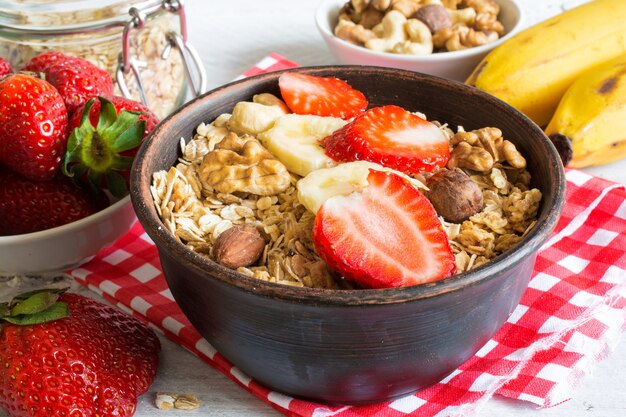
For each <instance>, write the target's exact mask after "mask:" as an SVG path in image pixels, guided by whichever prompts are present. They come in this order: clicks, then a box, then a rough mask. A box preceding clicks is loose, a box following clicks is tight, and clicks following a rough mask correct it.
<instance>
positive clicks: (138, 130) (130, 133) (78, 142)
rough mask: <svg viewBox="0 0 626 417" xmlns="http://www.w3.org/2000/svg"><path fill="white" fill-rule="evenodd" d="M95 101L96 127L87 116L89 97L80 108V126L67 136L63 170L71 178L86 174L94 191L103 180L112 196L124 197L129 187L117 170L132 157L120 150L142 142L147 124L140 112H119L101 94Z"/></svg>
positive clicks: (131, 161)
mask: <svg viewBox="0 0 626 417" xmlns="http://www.w3.org/2000/svg"><path fill="white" fill-rule="evenodd" d="M98 100H100V115H99V118H98V124H97V126H96V127H94V126H93V125H92V124H91V121H90V118H89V115H90V111H91V108H92V106H93V103H94V101H93V99H90V100H89V101H88V102H87V103H86V104H85V107H84V109H83V114H82V117H81V121H80V125H79V126H78V127H77V128H76V129H74V131H72V132H71V134H70V136H69V138H68V142H67V151H66V153H65V159H64V161H63V165H62V171H63V173H64V174H65V175H67V176H69V177H71V178H73V179H74V180H77V179H79V178H81V177H83V176H86V177H87V178H88V180H89V183H90V185H91V187H92V188H93V189H95V190H97V189H98V188H100V187H101V186H102V184H103V182H104V184H105V186H106V187H107V188H108V189H109V191H111V193H112V194H113V195H114V196H116V197H123V196H124V195H126V193H127V192H128V187H127V185H126V180H125V179H124V178H123V176H122V175H121V174H120V172H122V171H128V170H129V169H130V167H131V166H132V163H133V158H132V157H128V156H124V155H122V153H123V152H125V151H128V150H131V149H134V148H136V147H138V146H139V145H140V144H141V141H142V140H143V136H144V132H145V128H146V123H145V121H144V120H140V119H139V116H140V115H141V113H137V112H131V111H127V110H124V111H122V112H120V114H119V115H118V114H117V111H116V109H115V105H114V104H113V103H111V102H110V101H109V100H107V99H105V98H104V97H98Z"/></svg>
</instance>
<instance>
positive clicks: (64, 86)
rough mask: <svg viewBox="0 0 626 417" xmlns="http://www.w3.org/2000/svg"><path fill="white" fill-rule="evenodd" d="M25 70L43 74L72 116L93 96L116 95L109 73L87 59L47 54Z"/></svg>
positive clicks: (29, 64) (60, 54) (33, 60)
mask: <svg viewBox="0 0 626 417" xmlns="http://www.w3.org/2000/svg"><path fill="white" fill-rule="evenodd" d="M23 70H24V71H32V72H36V73H44V74H45V78H46V80H47V81H48V82H49V83H50V84H52V85H53V86H54V87H55V88H56V89H57V90H58V91H59V94H61V97H63V101H64V102H65V106H66V107H67V112H68V113H69V114H70V115H71V114H72V113H74V111H75V110H76V109H77V108H79V107H80V106H82V105H83V104H85V103H86V102H87V100H89V99H90V98H92V97H97V96H99V95H108V94H113V81H112V80H111V76H110V75H109V73H108V72H106V71H104V70H102V69H100V68H98V67H97V66H95V65H94V64H92V63H91V62H89V61H87V60H86V59H83V58H78V57H74V56H69V55H65V54H63V53H61V52H44V53H43V54H41V55H38V56H36V57H34V58H33V59H31V60H30V62H29V63H28V64H26V66H25V67H24V68H23Z"/></svg>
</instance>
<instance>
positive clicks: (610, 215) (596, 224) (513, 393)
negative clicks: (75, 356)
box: [68, 55, 626, 417]
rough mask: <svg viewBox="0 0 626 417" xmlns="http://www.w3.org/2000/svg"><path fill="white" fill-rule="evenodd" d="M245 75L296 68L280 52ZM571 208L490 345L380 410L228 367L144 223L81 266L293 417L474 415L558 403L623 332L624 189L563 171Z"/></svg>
mask: <svg viewBox="0 0 626 417" xmlns="http://www.w3.org/2000/svg"><path fill="white" fill-rule="evenodd" d="M260 66H261V67H260V68H259V67H257V68H255V69H253V70H251V71H249V72H248V73H247V74H246V75H251V74H254V73H260V72H263V70H265V71H270V70H276V69H281V68H289V67H293V66H295V64H293V63H291V62H289V61H287V60H285V59H283V58H282V57H280V56H278V55H272V56H270V57H268V58H266V59H264V60H263V61H262V62H261V64H260ZM567 180H568V182H567V203H566V204H565V209H564V211H563V215H562V217H561V220H560V222H559V224H558V226H557V229H556V231H555V233H554V235H553V236H552V237H551V239H550V240H549V241H548V242H547V243H546V244H545V245H544V247H543V248H542V249H541V251H540V252H539V255H538V257H537V264H536V266H535V272H534V276H533V278H532V280H531V281H530V285H529V288H528V290H527V291H526V293H525V294H524V296H523V298H522V300H521V303H520V305H519V306H518V307H517V309H516V310H515V311H514V312H513V314H512V315H511V317H510V318H509V319H508V321H507V323H506V324H505V325H504V326H503V327H502V329H501V330H500V331H499V332H498V333H497V334H496V335H495V336H494V337H493V339H491V340H490V341H489V342H487V344H486V345H485V346H484V347H483V348H482V349H481V350H480V351H479V352H478V353H477V354H476V355H475V356H474V357H473V358H471V359H470V360H469V361H467V362H466V363H464V364H463V365H462V366H461V367H459V369H457V370H455V371H454V372H452V373H451V374H450V375H449V376H448V377H447V378H445V379H444V380H443V381H441V382H439V383H438V384H436V385H434V386H432V387H430V388H428V389H426V390H423V391H421V392H419V393H417V394H414V395H409V396H407V397H404V398H401V399H398V400H395V401H391V402H385V403H381V404H375V405H369V406H359V407H352V406H346V407H335V406H332V407H331V406H325V405H322V404H316V403H311V402H307V401H301V400H298V399H294V398H291V397H288V396H285V395H283V394H280V393H277V392H273V391H270V390H268V389H266V388H264V387H263V386H261V385H260V384H258V383H257V382H256V381H254V380H252V379H251V378H249V377H248V376H246V375H245V374H243V373H242V372H241V371H240V370H238V369H237V368H236V367H234V366H233V365H232V364H231V363H229V362H228V361H227V360H226V359H225V358H224V357H223V356H221V355H220V353H219V352H217V351H216V350H215V349H214V348H213V347H212V346H211V345H210V344H209V343H208V342H207V341H206V340H204V339H203V338H202V337H201V336H200V335H199V334H198V333H197V332H196V331H195V330H194V328H193V327H192V326H191V325H190V324H189V322H188V321H187V319H186V318H185V317H184V316H183V314H182V313H181V311H180V309H179V308H178V306H177V305H176V303H175V302H174V300H173V298H172V295H171V293H170V291H169V290H168V288H167V284H166V283H165V279H164V278H163V275H162V273H161V270H160V264H159V259H158V256H157V251H156V248H155V246H154V244H153V243H152V241H151V240H150V238H149V237H148V236H147V235H146V234H145V233H144V231H143V229H142V228H141V226H140V225H139V224H136V225H135V226H134V228H133V229H132V230H131V231H130V232H129V233H128V234H127V235H126V236H124V237H122V238H121V239H120V240H119V241H118V242H116V243H115V244H114V245H113V246H111V247H109V248H107V249H104V250H102V251H101V252H100V253H99V254H98V255H97V257H96V258H94V259H93V260H92V261H91V262H89V263H87V264H85V265H83V266H82V267H80V268H77V269H74V270H72V271H68V272H69V274H70V275H72V276H73V277H75V278H76V279H77V280H78V281H79V282H80V283H82V284H84V285H86V286H88V287H89V288H91V289H93V290H94V291H96V292H98V293H99V294H101V295H103V296H104V297H106V298H107V299H109V300H110V301H112V302H113V303H115V304H117V305H118V306H119V307H120V308H122V309H124V310H127V311H128V312H130V313H133V314H135V315H137V316H139V317H142V318H144V319H146V320H148V321H150V322H151V323H153V324H154V326H156V327H157V328H159V329H161V330H163V332H164V333H165V334H166V335H167V336H168V337H170V338H171V339H173V340H174V341H176V342H177V343H179V344H181V345H182V346H184V347H186V348H187V349H189V350H191V351H192V352H194V353H195V354H196V355H198V356H199V357H200V358H202V359H203V360H205V361H206V362H208V363H209V364H210V365H212V366H213V367H215V368H217V369H219V370H220V371H221V372H223V373H224V374H225V375H226V376H228V377H229V378H231V379H232V380H233V381H235V382H237V383H239V384H241V385H242V386H243V387H244V388H245V389H247V390H248V391H250V392H252V393H253V394H254V395H256V396H257V397H259V398H260V399H262V400H263V401H265V402H266V403H268V404H269V405H271V406H272V407H274V408H276V409H277V410H279V411H281V412H282V413H284V414H285V415H289V416H316V417H320V416H331V415H332V416H338V417H360V416H368V417H383V416H384V417H393V416H407V415H413V416H417V415H419V416H421V417H428V416H438V417H444V416H445V417H447V416H469V415H475V413H477V411H478V410H479V408H480V406H481V404H483V403H484V402H485V401H487V400H488V399H489V398H491V397H492V396H493V395H494V394H499V395H502V396H506V397H510V398H515V399H519V400H524V401H530V402H533V403H535V404H538V405H540V406H544V407H547V406H551V405H556V404H559V403H560V402H563V401H565V400H567V399H568V395H569V393H570V391H571V389H572V388H573V386H574V385H575V383H576V382H577V381H579V380H580V378H581V377H582V376H583V375H584V374H585V372H587V370H589V368H590V367H591V366H592V365H593V364H594V363H595V362H597V361H598V360H600V359H602V358H604V357H605V356H606V355H608V353H609V352H610V350H611V349H612V348H613V347H615V345H616V344H617V342H618V339H619V337H620V335H621V333H622V332H623V331H624V330H626V190H625V189H624V187H623V186H622V185H618V184H614V183H611V182H609V181H606V180H603V179H600V178H596V177H592V176H590V175H587V174H585V173H582V172H580V171H574V170H570V171H568V172H567Z"/></svg>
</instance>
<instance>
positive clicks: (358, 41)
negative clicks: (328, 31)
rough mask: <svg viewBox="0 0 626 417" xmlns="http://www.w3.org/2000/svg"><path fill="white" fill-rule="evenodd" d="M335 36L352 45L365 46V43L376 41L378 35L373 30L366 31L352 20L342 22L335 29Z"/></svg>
mask: <svg viewBox="0 0 626 417" xmlns="http://www.w3.org/2000/svg"><path fill="white" fill-rule="evenodd" d="M335 36H337V37H338V38H340V39H343V40H344V41H348V42H350V43H352V44H355V45H359V46H363V45H364V44H365V42H367V41H368V40H370V39H374V38H375V37H376V35H375V34H374V32H372V31H371V30H368V29H365V28H364V27H363V26H362V25H357V24H355V23H354V22H352V21H350V20H340V21H339V23H338V24H337V26H336V27H335Z"/></svg>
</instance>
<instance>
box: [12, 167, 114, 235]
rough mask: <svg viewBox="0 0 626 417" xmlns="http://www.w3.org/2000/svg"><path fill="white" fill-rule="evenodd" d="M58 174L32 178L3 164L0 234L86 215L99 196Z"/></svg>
mask: <svg viewBox="0 0 626 417" xmlns="http://www.w3.org/2000/svg"><path fill="white" fill-rule="evenodd" d="M96 200H97V199H96V197H94V196H92V195H91V194H90V193H87V192H86V191H85V190H83V189H81V188H79V187H77V186H76V185H74V184H73V183H72V181H71V180H70V179H69V178H67V177H65V176H63V175H58V176H56V177H54V178H53V179H51V180H50V181H32V180H29V179H27V178H24V177H22V176H21V175H18V174H16V173H15V172H12V171H9V170H7V169H6V168H2V167H0V236H9V235H19V234H23V233H32V232H37V231H40V230H46V229H51V228H53V227H57V226H61V225H64V224H66V223H71V222H73V221H76V220H79V219H82V218H83V217H87V216H89V215H91V214H93V213H95V212H97V211H98V210H99V209H100V208H101V207H102V204H100V200H98V201H96Z"/></svg>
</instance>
